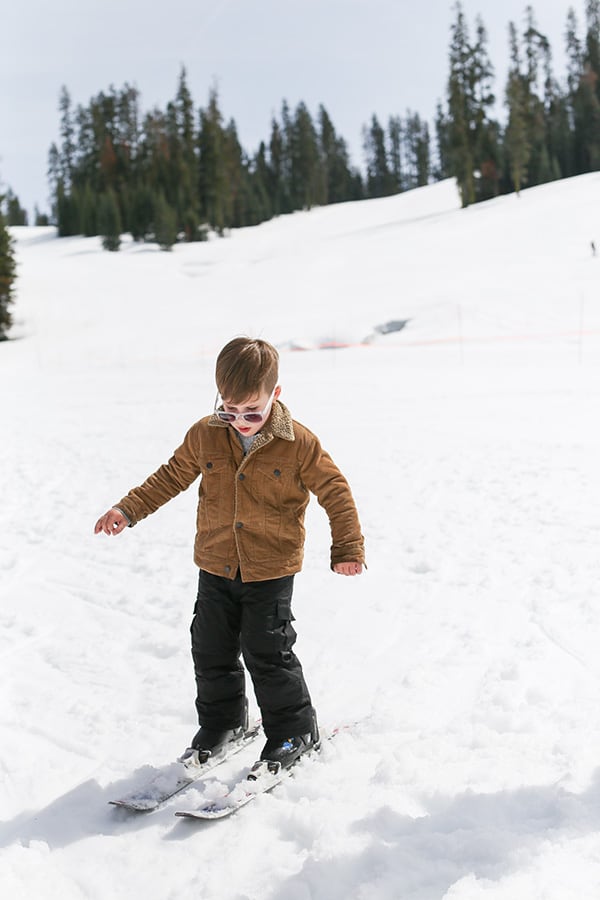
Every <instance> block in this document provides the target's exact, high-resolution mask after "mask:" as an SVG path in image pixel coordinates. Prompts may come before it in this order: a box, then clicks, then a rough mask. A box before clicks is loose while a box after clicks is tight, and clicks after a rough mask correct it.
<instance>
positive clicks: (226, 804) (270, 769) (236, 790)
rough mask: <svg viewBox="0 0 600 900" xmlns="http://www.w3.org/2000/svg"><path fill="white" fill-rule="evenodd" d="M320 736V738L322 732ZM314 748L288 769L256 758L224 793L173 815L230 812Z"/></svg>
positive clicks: (277, 780) (329, 737)
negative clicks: (249, 767) (247, 769)
mask: <svg viewBox="0 0 600 900" xmlns="http://www.w3.org/2000/svg"><path fill="white" fill-rule="evenodd" d="M349 727H350V726H344V727H341V728H335V729H334V730H333V731H332V732H331V733H330V734H328V735H327V736H326V738H325V739H326V740H328V741H330V740H332V738H334V737H335V736H336V735H338V734H340V732H342V731H347V730H348V729H349ZM321 740H323V736H322V738H321ZM317 749H318V748H315V750H317ZM315 750H309V751H308V752H307V753H303V754H302V756H300V757H299V758H298V759H297V760H296V762H295V763H294V764H293V765H292V766H290V767H289V768H288V769H282V768H281V766H280V764H279V763H276V762H269V760H259V761H258V762H256V763H254V765H253V766H252V768H251V769H250V771H249V772H248V774H247V775H246V776H245V777H244V778H242V779H240V780H239V781H238V782H236V784H235V785H234V786H233V788H232V789H231V790H230V791H229V792H228V793H227V794H226V795H225V796H224V797H220V798H219V799H217V800H212V801H210V802H208V803H205V804H204V806H199V807H198V808H197V809H181V810H177V811H176V813H175V815H176V816H180V817H181V818H184V819H224V818H225V817H226V816H231V815H232V814H233V813H235V812H237V811H238V809H241V808H242V807H243V806H246V805H247V804H248V803H251V802H252V801H253V800H256V798H257V797H259V796H260V795H261V794H266V793H268V792H269V791H272V790H273V788H274V787H277V785H278V784H281V782H282V781H285V780H286V779H287V778H289V777H290V776H291V775H292V774H293V771H294V769H295V768H296V767H297V766H298V765H299V764H301V763H302V760H304V759H305V758H306V757H307V756H312V754H313V753H314V752H315Z"/></svg>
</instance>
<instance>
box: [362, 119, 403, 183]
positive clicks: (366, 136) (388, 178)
mask: <svg viewBox="0 0 600 900" xmlns="http://www.w3.org/2000/svg"><path fill="white" fill-rule="evenodd" d="M363 146H364V151H365V158H366V163H367V184H366V189H367V196H368V197H387V196H389V195H390V194H393V193H395V190H396V186H395V179H394V174H393V173H392V171H391V170H390V167H389V163H388V155H387V149H386V141H385V131H384V130H383V128H382V127H381V124H380V122H379V119H378V118H377V116H375V115H373V116H372V117H371V124H370V126H369V128H364V129H363Z"/></svg>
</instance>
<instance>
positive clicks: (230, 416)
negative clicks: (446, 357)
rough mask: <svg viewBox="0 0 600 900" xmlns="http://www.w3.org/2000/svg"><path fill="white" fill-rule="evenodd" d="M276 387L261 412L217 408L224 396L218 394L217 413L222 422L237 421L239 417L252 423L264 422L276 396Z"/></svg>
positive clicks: (216, 401)
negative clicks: (237, 411)
mask: <svg viewBox="0 0 600 900" xmlns="http://www.w3.org/2000/svg"><path fill="white" fill-rule="evenodd" d="M276 390H277V388H276V387H274V388H273V393H272V394H271V396H270V397H269V399H268V401H267V405H266V406H265V408H264V409H262V410H261V411H260V412H245V413H233V412H225V410H224V409H217V406H218V405H219V400H221V402H222V397H221V396H220V394H217V399H216V400H215V413H216V415H217V416H218V417H219V419H220V420H221V422H235V421H236V420H237V419H243V420H244V422H251V423H252V424H256V423H257V422H262V421H263V419H266V418H267V415H268V409H269V407H270V406H271V402H272V400H273V397H274V396H275V391H276Z"/></svg>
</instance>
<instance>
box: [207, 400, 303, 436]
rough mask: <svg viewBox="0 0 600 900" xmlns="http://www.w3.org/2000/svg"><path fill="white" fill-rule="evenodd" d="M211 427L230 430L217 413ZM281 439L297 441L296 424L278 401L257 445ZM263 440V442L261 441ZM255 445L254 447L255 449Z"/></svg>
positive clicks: (213, 415)
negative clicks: (273, 439) (272, 439)
mask: <svg viewBox="0 0 600 900" xmlns="http://www.w3.org/2000/svg"><path fill="white" fill-rule="evenodd" d="M208 424H209V425H217V426H219V427H220V428H229V424H228V423H227V422H222V421H221V419H220V418H219V417H218V416H217V414H216V413H213V414H212V416H211V417H210V419H209V420H208ZM274 437H276V438H281V439H282V440H284V441H295V440H296V438H295V435H294V423H293V421H292V415H291V413H290V411H289V409H288V408H287V406H285V405H284V404H283V403H281V401H280V400H276V401H275V402H274V404H273V406H272V409H271V415H270V416H269V418H268V420H267V423H266V425H265V426H264V428H262V429H261V431H260V435H259V439H258V440H257V441H256V442H255V444H259V445H262V444H263V443H266V442H267V441H268V440H271V438H274ZM260 438H262V440H260ZM255 444H253V445H252V446H253V447H254V446H255Z"/></svg>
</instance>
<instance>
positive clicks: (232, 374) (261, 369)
mask: <svg viewBox="0 0 600 900" xmlns="http://www.w3.org/2000/svg"><path fill="white" fill-rule="evenodd" d="M278 377H279V354H278V352H277V350H276V349H275V347H273V345H272V344H269V343H267V341H262V340H260V339H253V338H247V337H239V338H234V339H233V340H232V341H229V343H228V344H226V345H225V346H224V347H223V349H222V350H221V352H220V353H219V355H218V357H217V366H216V372H215V379H216V382H217V388H218V390H219V394H220V395H221V397H222V398H223V399H224V400H227V401H228V402H230V403H240V402H242V401H244V400H247V399H248V397H252V396H254V395H255V394H259V393H260V392H261V391H262V390H265V391H266V392H267V393H269V394H270V393H271V391H273V389H274V388H275V385H276V384H277V379H278Z"/></svg>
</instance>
